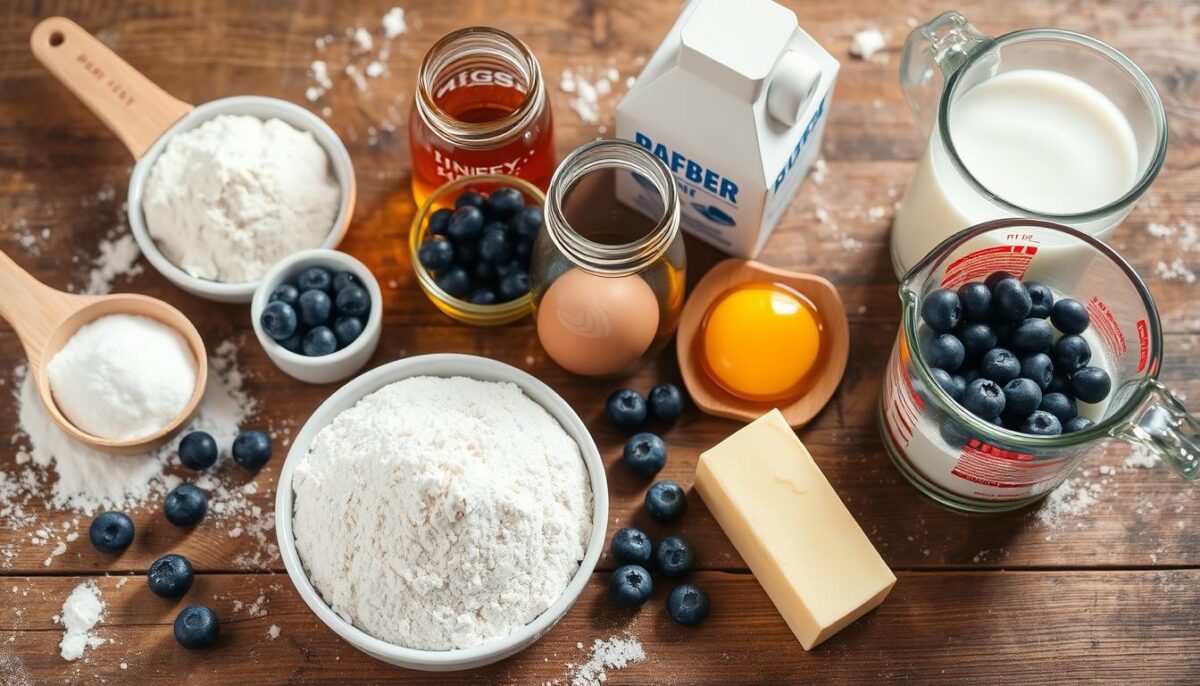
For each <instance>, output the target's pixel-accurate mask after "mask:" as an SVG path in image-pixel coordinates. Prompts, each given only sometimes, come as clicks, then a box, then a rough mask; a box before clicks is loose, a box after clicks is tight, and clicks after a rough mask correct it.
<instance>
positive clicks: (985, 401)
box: [958, 379, 1004, 419]
mask: <svg viewBox="0 0 1200 686" xmlns="http://www.w3.org/2000/svg"><path fill="white" fill-rule="evenodd" d="M958 402H959V403H960V404H961V405H962V406H963V407H965V408H967V410H968V411H969V412H971V414H974V415H975V416H976V417H979V418H980V419H995V418H996V417H999V416H1000V413H1001V412H1004V391H1003V390H1001V388H1000V386H998V385H997V384H996V382H995V381H992V380H991V379H976V380H974V381H972V382H971V383H969V384H967V388H966V390H964V391H963V394H962V397H961V398H960V399H959V401H958Z"/></svg>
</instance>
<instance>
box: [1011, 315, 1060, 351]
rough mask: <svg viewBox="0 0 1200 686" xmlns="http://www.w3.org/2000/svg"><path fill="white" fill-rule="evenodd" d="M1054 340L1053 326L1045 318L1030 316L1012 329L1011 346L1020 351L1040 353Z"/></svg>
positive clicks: (1047, 348) (1048, 347)
mask: <svg viewBox="0 0 1200 686" xmlns="http://www.w3.org/2000/svg"><path fill="white" fill-rule="evenodd" d="M1053 341H1054V327H1052V326H1050V322H1048V321H1046V320H1045V319H1037V318H1033V317H1030V318H1028V319H1026V320H1025V321H1023V322H1021V323H1020V324H1019V325H1017V328H1016V329H1014V330H1013V334H1012V342H1013V347H1015V348H1016V349H1017V350H1019V351H1021V352H1026V353H1040V352H1043V351H1045V350H1049V349H1050V344H1051V343H1052V342H1053Z"/></svg>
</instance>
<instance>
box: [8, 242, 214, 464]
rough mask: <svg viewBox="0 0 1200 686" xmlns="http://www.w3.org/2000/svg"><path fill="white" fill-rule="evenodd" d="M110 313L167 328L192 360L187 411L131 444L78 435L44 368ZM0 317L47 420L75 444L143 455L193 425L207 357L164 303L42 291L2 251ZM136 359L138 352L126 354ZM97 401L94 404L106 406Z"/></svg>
mask: <svg viewBox="0 0 1200 686" xmlns="http://www.w3.org/2000/svg"><path fill="white" fill-rule="evenodd" d="M110 314H132V315H141V316H143V317H149V318H151V319H155V320H157V321H159V322H162V323H163V324H166V325H167V326H169V327H171V328H172V329H174V330H175V331H177V332H178V333H179V335H180V336H183V338H184V340H186V341H187V343H188V347H190V348H191V349H192V354H193V355H195V356H196V389H195V390H194V391H192V397H191V398H189V399H188V403H187V406H186V407H184V409H183V411H182V412H180V413H179V416H177V417H176V418H175V419H174V420H172V421H171V423H170V424H168V425H167V426H164V427H163V428H161V429H159V430H158V431H156V432H154V433H152V434H150V435H148V436H142V437H140V438H135V439H131V440H114V439H110V438H101V437H99V436H93V435H91V434H89V433H85V432H84V431H81V430H80V429H79V428H78V427H76V426H75V425H74V424H72V423H71V420H69V419H67V418H66V417H65V416H63V413H62V411H61V410H59V409H58V404H57V403H55V402H54V395H53V393H52V392H51V391H50V379H49V376H48V375H47V373H46V366H47V365H48V364H49V362H50V360H51V359H52V358H53V357H54V355H55V354H56V353H57V352H58V351H59V350H61V349H62V347H63V345H65V344H66V342H67V341H68V340H69V339H70V338H71V336H74V335H75V332H76V331H78V330H79V328H80V327H81V326H83V325H84V324H88V323H90V322H92V321H95V320H96V319H99V318H100V317H104V316H106V315H110ZM0 317H3V318H4V319H6V320H8V323H9V324H10V325H11V326H12V328H13V330H14V331H15V332H16V334H17V337H18V338H20V339H21V345H22V346H24V348H25V355H26V356H27V357H28V358H29V373H30V374H32V375H33V382H34V384H35V385H36V387H37V392H38V395H39V396H41V398H42V403H43V404H44V405H45V406H46V411H47V412H48V413H49V414H50V418H51V419H53V420H54V423H55V424H58V426H59V427H60V428H62V430H63V431H64V432H66V434H67V435H68V436H70V437H71V439H73V440H74V441H76V442H78V443H81V444H83V445H85V446H87V447H89V448H91V449H93V450H97V451H99V452H104V453H112V454H116V455H128V454H135V453H144V452H147V451H149V450H153V449H154V448H157V447H158V446H160V445H162V444H164V443H166V442H167V441H168V440H169V439H170V438H171V436H173V435H174V434H175V433H176V432H177V431H179V429H181V428H183V426H184V425H185V424H186V423H187V422H188V421H189V420H191V418H192V416H193V415H194V414H195V413H196V409H197V408H198V407H199V405H200V398H201V397H202V396H203V395H204V387H205V385H206V384H207V383H208V354H207V353H206V352H205V350H204V341H203V340H202V339H201V338H200V333H199V332H198V331H196V327H195V326H193V325H192V322H191V321H189V320H188V318H187V317H185V316H184V315H183V313H182V312H180V311H179V310H177V309H175V308H174V307H171V306H170V305H168V304H167V303H165V302H163V301H161V300H158V299H157V298H151V297H149V296H146V295H136V294H132V293H123V294H114V295H75V294H72V293H64V292H62V291H59V290H55V289H53V288H50V287H49V286H46V285H45V284H43V283H42V282H40V281H38V280H37V279H35V278H33V276H31V275H30V274H29V273H28V272H26V271H24V270H23V269H21V268H20V267H19V266H18V265H17V263H16V262H14V261H13V260H12V258H10V257H9V256H8V255H5V254H4V253H3V252H0ZM130 354H133V355H135V354H137V351H132V350H131V351H130ZM110 401H111V399H110V398H96V399H95V402H98V403H102V402H110Z"/></svg>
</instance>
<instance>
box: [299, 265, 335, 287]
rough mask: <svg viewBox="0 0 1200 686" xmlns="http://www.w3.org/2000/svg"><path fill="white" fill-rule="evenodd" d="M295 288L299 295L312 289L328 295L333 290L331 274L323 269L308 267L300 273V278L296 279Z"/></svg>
mask: <svg viewBox="0 0 1200 686" xmlns="http://www.w3.org/2000/svg"><path fill="white" fill-rule="evenodd" d="M296 287H297V288H299V289H300V292H301V293H304V291H309V290H313V289H316V290H318V291H325V292H326V293H328V292H329V291H330V289H332V288H333V274H332V273H330V271H329V270H328V269H326V268H324V267H309V268H308V269H305V270H304V271H302V272H300V278H299V279H296Z"/></svg>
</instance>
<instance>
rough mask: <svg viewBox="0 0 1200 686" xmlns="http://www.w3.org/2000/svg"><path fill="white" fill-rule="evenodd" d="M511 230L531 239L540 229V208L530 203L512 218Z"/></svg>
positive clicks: (526, 238)
mask: <svg viewBox="0 0 1200 686" xmlns="http://www.w3.org/2000/svg"><path fill="white" fill-rule="evenodd" d="M512 227H513V230H514V231H516V232H517V235H518V236H520V237H521V238H524V239H525V240H530V241H531V240H533V239H534V238H535V237H537V234H538V231H540V230H541V229H542V208H540V207H538V206H536V205H530V206H529V207H526V208H525V209H523V210H521V211H520V212H518V213H517V216H516V217H513V220H512Z"/></svg>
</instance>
